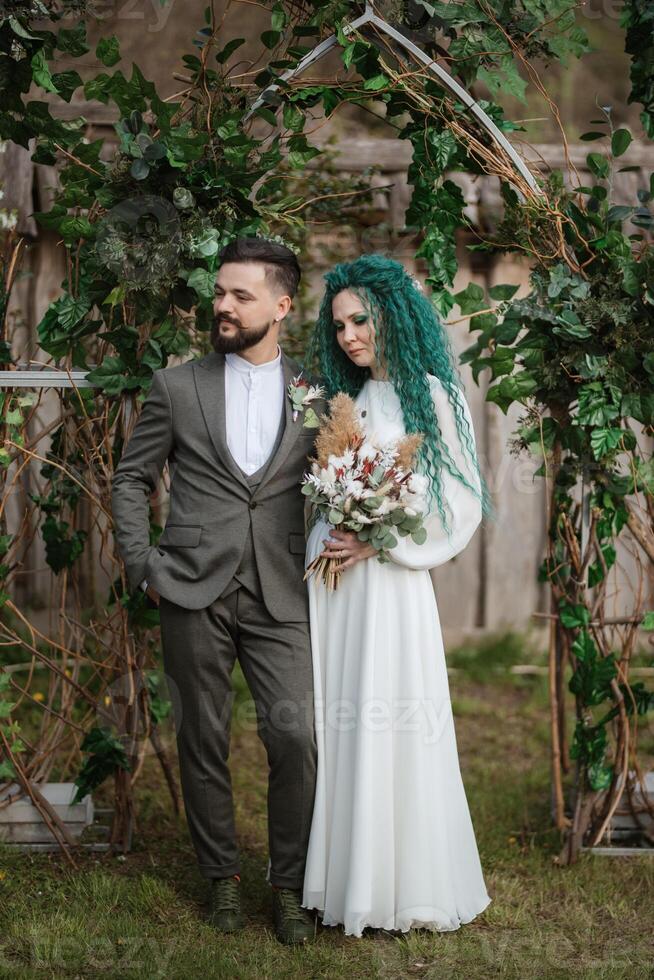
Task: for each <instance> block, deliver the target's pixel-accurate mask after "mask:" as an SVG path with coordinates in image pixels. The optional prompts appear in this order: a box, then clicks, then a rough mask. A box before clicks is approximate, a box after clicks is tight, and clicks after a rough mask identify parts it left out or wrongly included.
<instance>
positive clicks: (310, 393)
mask: <svg viewBox="0 0 654 980" xmlns="http://www.w3.org/2000/svg"><path fill="white" fill-rule="evenodd" d="M324 394H325V390H324V388H322V387H321V386H320V385H312V384H309V382H308V381H307V379H306V378H303V377H302V372H300V373H299V374H298V376H297V377H296V378H293V380H292V381H291V383H290V384H289V386H288V397H289V398H290V399H291V404H292V405H293V421H294V422H297V418H298V415H299V414H300V412H304V422H303V423H302V425H303V428H305V429H317V428H318V427H319V426H320V420H319V418H318V416H317V415H316V413H315V412H314V410H313V409H312V408H310V407H309V406H310V404H311V402H313V401H315V400H316V399H317V398H323V397H324Z"/></svg>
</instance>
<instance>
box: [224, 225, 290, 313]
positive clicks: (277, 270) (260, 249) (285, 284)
mask: <svg viewBox="0 0 654 980" xmlns="http://www.w3.org/2000/svg"><path fill="white" fill-rule="evenodd" d="M225 262H261V263H262V264H263V265H265V267H266V279H267V280H268V281H269V282H272V283H274V285H275V286H277V287H278V288H279V289H281V290H283V292H284V294H285V295H287V296H290V297H291V299H292V298H293V297H294V296H295V294H296V292H297V287H298V284H299V282H300V275H301V272H300V266H299V263H298V260H297V258H296V257H295V252H292V251H291V250H290V248H286V246H285V245H279V244H278V243H277V242H270V241H268V239H267V238H256V237H251V238H249V237H241V238H235V239H234V241H233V242H230V243H229V245H226V246H225V248H224V249H223V250H222V252H221V253H220V263H221V265H224V264H225Z"/></svg>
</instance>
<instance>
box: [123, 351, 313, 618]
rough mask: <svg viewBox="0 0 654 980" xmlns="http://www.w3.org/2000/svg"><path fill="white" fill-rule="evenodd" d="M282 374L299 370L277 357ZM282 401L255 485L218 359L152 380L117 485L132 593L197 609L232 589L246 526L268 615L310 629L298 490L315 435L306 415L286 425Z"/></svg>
mask: <svg viewBox="0 0 654 980" xmlns="http://www.w3.org/2000/svg"><path fill="white" fill-rule="evenodd" d="M282 365H283V371H284V383H285V385H288V383H289V382H290V381H291V380H292V378H293V377H294V376H295V375H297V374H299V373H300V365H299V364H297V362H295V361H293V360H292V359H291V358H289V357H288V356H287V355H286V354H284V352H283V351H282ZM309 380H310V381H311V382H312V383H317V382H316V379H315V378H310V379H309ZM284 404H285V413H286V417H285V427H284V433H283V435H282V438H281V442H279V444H278V447H277V450H276V452H274V453H273V455H272V456H271V458H270V460H269V461H268V463H267V465H266V469H265V471H264V473H263V476H262V478H261V482H260V483H259V484H258V485H257V486H256V487H254V488H252V487H251V486H250V485H249V484H248V481H247V477H246V475H245V474H244V473H243V471H242V470H241V469H240V467H239V466H238V464H237V463H236V461H235V460H234V458H233V456H232V455H231V453H230V452H229V449H228V447H227V437H226V430H225V357H224V355H222V354H218V353H215V352H212V353H211V354H207V355H206V356H205V357H203V358H201V359H199V360H194V361H187V362H186V363H184V364H179V365H176V366H175V367H172V368H160V369H159V370H158V371H155V372H154V374H153V377H152V387H151V389H150V392H149V394H148V396H147V398H146V400H145V402H144V403H143V408H142V410H141V414H140V416H139V419H138V421H137V423H136V425H135V426H134V430H133V432H132V436H131V438H130V440H129V442H128V444H127V447H126V449H125V451H124V453H123V455H122V458H121V460H120V462H119V464H118V466H117V467H116V470H115V473H114V476H113V480H112V492H111V506H112V511H113V518H114V525H115V534H116V543H117V546H118V551H119V554H120V556H121V558H122V559H123V561H124V564H125V571H126V574H127V578H128V582H129V585H130V588H131V589H132V590H135V589H137V588H138V587H139V583H140V582H141V580H142V579H143V578H147V580H148V582H149V583H150V584H152V585H153V586H154V588H155V589H156V590H157V592H159V594H160V595H162V596H164V598H166V599H168V600H170V601H171V602H175V603H177V605H180V606H184V607H185V608H186V609H202V608H204V607H205V606H207V605H209V604H210V603H212V602H213V601H214V600H215V599H216V598H218V596H220V595H221V594H222V593H223V591H224V590H225V588H226V587H227V585H228V584H229V583H230V582H231V581H232V579H233V577H234V573H235V572H236V571H237V569H238V567H239V563H240V560H241V556H242V555H243V552H244V548H245V544H246V541H247V539H248V535H249V533H250V528H252V535H253V538H252V540H253V545H254V552H255V559H256V564H257V571H258V573H259V578H260V581H261V589H262V593H263V598H264V602H265V605H266V607H267V609H268V611H269V613H270V614H271V616H272V617H273V618H274V619H277V620H279V621H283V622H306V621H307V620H308V602H307V589H306V583H305V582H304V581H303V576H304V552H305V524H304V501H305V498H304V497H303V496H302V494H301V493H300V488H299V483H300V480H301V478H302V474H303V473H304V471H305V470H306V469H307V468H308V459H307V457H309V456H311V455H312V454H313V453H314V451H315V438H316V434H317V432H318V430H317V429H310V428H305V427H304V425H303V422H304V415H303V413H302V412H300V414H299V415H298V418H297V420H296V421H295V422H294V421H293V417H292V415H293V413H292V406H291V401H290V399H289V398H288V396H287V395H286V393H285V397H284ZM311 407H312V408H313V409H314V411H316V413H317V414H318V415H320V414H321V413H322V412H324V411H325V410H326V404H325V402H324V401H323V400H322V399H321V400H319V401H316V402H314V403H312V405H311ZM166 461H167V462H168V464H169V469H170V476H171V483H170V513H169V516H168V519H167V521H166V526H165V528H164V530H163V532H162V534H161V537H160V539H159V543H158V545H150V520H149V498H150V495H151V494H152V493H153V492H154V491H155V490H156V489H157V487H158V485H159V480H160V477H161V473H162V471H163V467H164V464H165V463H166Z"/></svg>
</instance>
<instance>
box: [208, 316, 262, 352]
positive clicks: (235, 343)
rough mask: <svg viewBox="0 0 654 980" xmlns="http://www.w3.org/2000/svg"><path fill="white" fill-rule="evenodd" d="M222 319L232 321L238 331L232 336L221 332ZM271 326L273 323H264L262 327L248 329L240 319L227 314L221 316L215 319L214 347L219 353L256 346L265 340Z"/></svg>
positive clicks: (212, 335) (212, 340)
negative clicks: (233, 318)
mask: <svg viewBox="0 0 654 980" xmlns="http://www.w3.org/2000/svg"><path fill="white" fill-rule="evenodd" d="M221 320H224V321H226V322H227V323H232V324H233V325H234V326H235V327H237V328H238V329H237V332H236V333H235V334H234V335H233V336H231V337H226V336H224V335H223V334H221V332H220V323H221ZM271 326H272V324H271V323H264V325H263V326H262V327H250V328H249V329H248V328H244V327H243V326H242V324H241V322H240V321H239V320H232V318H231V317H226V316H223V317H220V318H219V319H217V320H215V321H214V325H213V328H212V330H211V343H212V344H213V349H214V350H215V351H216V353H218V354H238V353H239V352H240V351H243V350H247V349H248V348H249V347H254V345H255V344H258V343H259V341H260V340H263V338H264V337H265V336H266V335H267V333H268V331H269V330H270V327H271Z"/></svg>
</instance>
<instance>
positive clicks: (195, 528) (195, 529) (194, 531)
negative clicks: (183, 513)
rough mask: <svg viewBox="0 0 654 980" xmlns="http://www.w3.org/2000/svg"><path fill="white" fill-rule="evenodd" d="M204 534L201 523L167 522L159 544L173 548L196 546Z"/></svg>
mask: <svg viewBox="0 0 654 980" xmlns="http://www.w3.org/2000/svg"><path fill="white" fill-rule="evenodd" d="M201 535H202V525H201V524H166V526H165V528H164V529H163V532H162V534H161V537H160V538H159V544H161V545H170V546H171V547H173V548H196V547H197V546H198V545H199V544H200V537H201Z"/></svg>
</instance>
